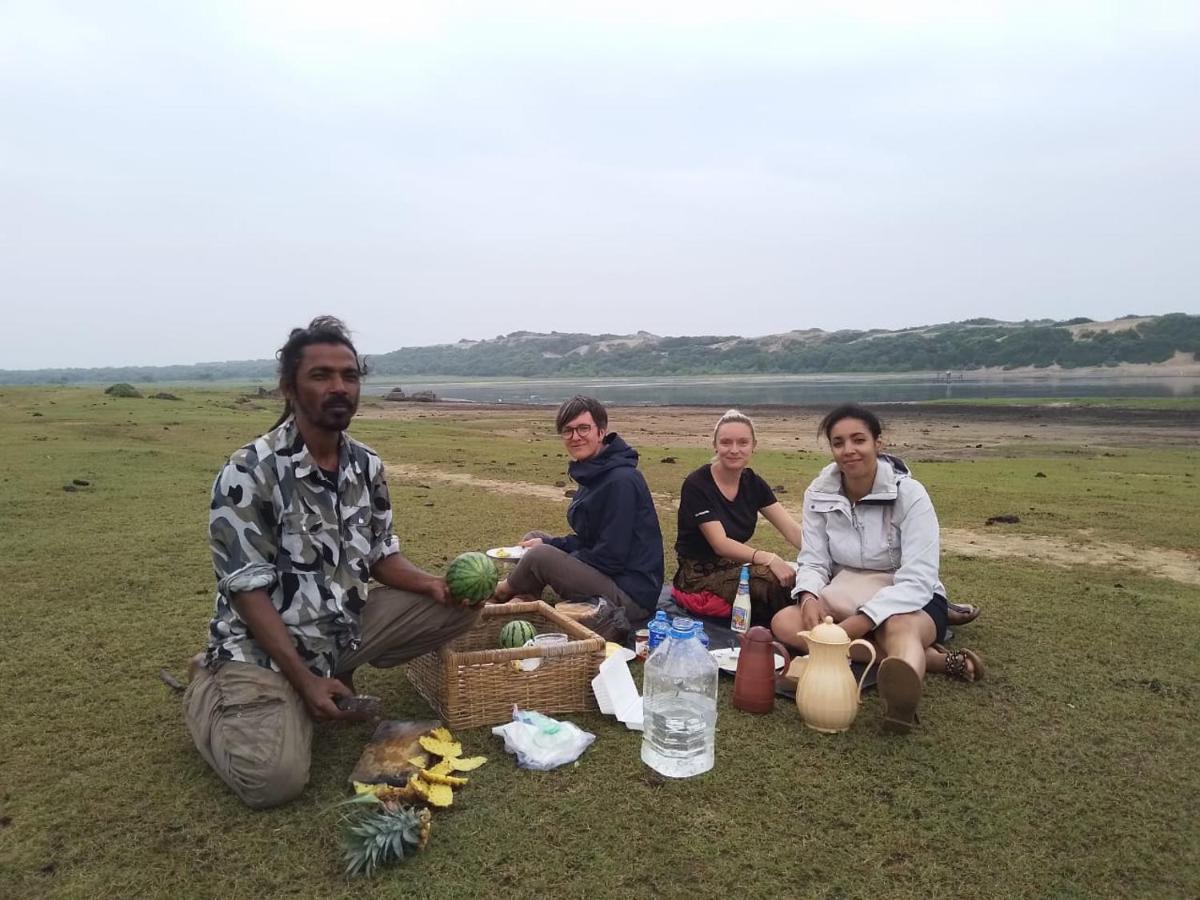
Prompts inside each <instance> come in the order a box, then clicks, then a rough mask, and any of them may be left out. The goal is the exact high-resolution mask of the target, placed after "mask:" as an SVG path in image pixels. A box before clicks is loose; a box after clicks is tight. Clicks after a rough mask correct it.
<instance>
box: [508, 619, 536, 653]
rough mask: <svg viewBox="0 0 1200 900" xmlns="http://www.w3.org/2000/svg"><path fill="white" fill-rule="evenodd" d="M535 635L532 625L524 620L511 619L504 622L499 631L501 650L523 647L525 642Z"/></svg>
mask: <svg viewBox="0 0 1200 900" xmlns="http://www.w3.org/2000/svg"><path fill="white" fill-rule="evenodd" d="M536 634H537V630H536V629H535V628H534V627H533V623H531V622H527V621H526V620H524V619H513V620H512V621H511V622H505V623H504V627H503V628H501V629H500V647H501V649H503V650H515V649H516V648H517V647H524V646H525V642H526V641H528V640H530V639H531V638H533V637H534V636H535V635H536Z"/></svg>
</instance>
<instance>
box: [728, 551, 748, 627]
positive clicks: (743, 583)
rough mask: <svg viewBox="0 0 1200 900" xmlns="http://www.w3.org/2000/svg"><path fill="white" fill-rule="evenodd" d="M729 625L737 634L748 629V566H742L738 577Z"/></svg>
mask: <svg viewBox="0 0 1200 900" xmlns="http://www.w3.org/2000/svg"><path fill="white" fill-rule="evenodd" d="M729 627H730V628H731V629H732V630H734V631H736V632H737V633H738V634H745V633H746V632H747V631H749V630H750V566H749V565H744V566H742V575H741V577H740V578H739V579H738V588H737V597H736V598H735V599H734V601H733V618H731V619H730V620H729Z"/></svg>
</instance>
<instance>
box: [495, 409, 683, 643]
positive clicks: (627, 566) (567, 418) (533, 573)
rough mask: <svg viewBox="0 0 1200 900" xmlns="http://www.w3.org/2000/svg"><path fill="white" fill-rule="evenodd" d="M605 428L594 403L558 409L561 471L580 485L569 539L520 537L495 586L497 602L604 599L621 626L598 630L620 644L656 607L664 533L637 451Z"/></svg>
mask: <svg viewBox="0 0 1200 900" xmlns="http://www.w3.org/2000/svg"><path fill="white" fill-rule="evenodd" d="M607 428H608V412H607V411H606V410H605V408H604V406H603V405H602V404H601V403H600V402H599V401H598V400H595V399H593V398H591V397H581V396H576V397H572V398H571V399H570V400H567V401H566V402H565V403H563V405H562V406H561V407H559V410H558V415H557V417H556V418H555V429H556V430H557V431H558V434H559V436H560V437H561V438H562V441H563V446H564V447H565V448H566V451H567V455H568V456H570V457H571V463H570V465H569V466H568V468H567V472H568V473H569V474H570V476H571V478H572V480H574V481H575V483H576V484H578V485H579V488H578V490H577V491H576V493H575V496H574V498H573V499H572V500H571V505H570V506H569V507H568V508H567V522H568V524H569V525H570V526H571V530H572V533H571V534H568V535H566V536H564V537H553V536H551V535H549V534H546V533H544V532H540V531H535V532H530V533H529V534H527V535H525V538H524V540H522V541H521V546H522V547H525V548H526V550H525V553H524V555H522V557H521V559H520V561H519V562H518V563H517V565H516V568H514V569H513V571H512V572H511V573H510V574H509V576H508V577H507V578H505V579H504V580H502V581H501V582H500V583H499V584H498V585H497V586H496V591H495V599H496V600H499V601H501V602H504V601H507V600H509V599H511V598H512V597H513V596H515V595H518V594H521V595H529V596H533V597H540V596H541V594H542V591H543V589H544V588H546V587H547V586H549V587H551V588H552V589H553V590H554V592H555V593H556V594H557V595H558V596H559V597H562V598H563V599H564V600H569V601H572V602H595V598H599V597H602V598H604V599H606V600H608V601H609V602H610V603H611V604H612V605H613V606H614V607H615V609H616V610H617V611H618V612H619V613H621V614H623V618H624V619H625V620H627V621H620V620H618V621H617V623H616V624H611V625H609V626H608V627H606V628H604V629H603V631H604V632H606V634H605V636H606V637H610V638H619V637H623V635H622V632H623V631H627V630H628V629H629V628H631V627H636V626H637V625H639V624H640V623H642V622H644V621H645V620H646V619H647V618H649V617H650V615H651V614H653V612H654V608H655V606H656V605H657V603H658V595H659V593H660V592H661V590H662V581H663V553H662V531H661V529H660V528H659V525H658V514H657V513H656V512H655V510H654V501H653V499H652V498H651V496H650V488H649V487H647V485H646V479H645V478H644V477H643V476H642V473H641V472H639V471H638V468H637V463H638V454H637V451H636V450H634V449H633V448H632V447H630V446H629V444H627V443H626V442H625V441H624V440H623V439H622V438H621V436H620V435H618V434H616V433H615V432H613V433H607ZM593 630H596V629H595V628H593Z"/></svg>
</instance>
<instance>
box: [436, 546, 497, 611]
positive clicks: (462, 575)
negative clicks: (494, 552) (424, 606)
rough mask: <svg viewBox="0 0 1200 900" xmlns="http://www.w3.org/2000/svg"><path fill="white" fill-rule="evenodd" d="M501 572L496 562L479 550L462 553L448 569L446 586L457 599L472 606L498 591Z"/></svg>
mask: <svg viewBox="0 0 1200 900" xmlns="http://www.w3.org/2000/svg"><path fill="white" fill-rule="evenodd" d="M499 581H500V572H499V570H498V569H497V568H496V564H495V563H494V562H492V561H491V560H490V559H488V558H487V556H486V555H484V554H483V553H480V552H479V551H477V550H471V551H468V552H467V553H460V554H459V555H458V556H456V557H455V558H454V561H453V562H452V563H450V565H449V567H448V568H447V569H446V587H448V588H449V589H450V596H451V597H453V598H454V599H455V600H466V601H467V602H468V603H469V604H470V605H471V606H475V605H476V604H479V603H482V602H483V601H484V600H486V599H487V598H488V597H490V596H492V594H493V593H495V591H496V583H497V582H499Z"/></svg>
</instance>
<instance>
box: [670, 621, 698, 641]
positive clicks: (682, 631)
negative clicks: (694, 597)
mask: <svg viewBox="0 0 1200 900" xmlns="http://www.w3.org/2000/svg"><path fill="white" fill-rule="evenodd" d="M695 627H696V621H695V620H694V619H689V618H687V616H676V617H675V618H674V619H672V620H671V637H673V638H686V637H691V636H692V631H693V630H694V629H695Z"/></svg>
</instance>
